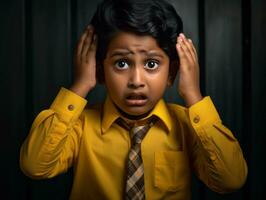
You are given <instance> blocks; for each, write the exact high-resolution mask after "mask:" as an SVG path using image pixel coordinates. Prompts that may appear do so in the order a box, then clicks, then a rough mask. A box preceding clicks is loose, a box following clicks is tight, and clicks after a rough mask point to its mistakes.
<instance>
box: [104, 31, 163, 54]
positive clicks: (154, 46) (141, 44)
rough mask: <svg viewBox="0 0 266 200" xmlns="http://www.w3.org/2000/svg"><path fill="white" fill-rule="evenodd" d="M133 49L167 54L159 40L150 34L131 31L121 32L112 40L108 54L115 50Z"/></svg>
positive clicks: (140, 51)
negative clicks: (138, 33)
mask: <svg viewBox="0 0 266 200" xmlns="http://www.w3.org/2000/svg"><path fill="white" fill-rule="evenodd" d="M117 50H120V51H123V50H124V51H131V52H133V53H147V52H157V53H162V54H165V53H164V51H163V50H162V49H161V48H160V47H159V45H158V43H157V41H156V40H155V39H154V38H153V37H151V36H149V35H136V34H134V33H131V32H119V33H117V34H116V35H115V36H114V37H113V38H112V39H111V41H110V43H109V46H108V49H107V56H108V54H110V53H112V52H113V51H117Z"/></svg>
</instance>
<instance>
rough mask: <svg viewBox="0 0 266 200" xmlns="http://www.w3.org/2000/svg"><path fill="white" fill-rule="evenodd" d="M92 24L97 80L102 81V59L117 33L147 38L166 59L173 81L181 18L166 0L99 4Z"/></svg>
mask: <svg viewBox="0 0 266 200" xmlns="http://www.w3.org/2000/svg"><path fill="white" fill-rule="evenodd" d="M91 24H92V25H93V26H94V28H95V33H96V34H97V36H98V48H97V53H96V60H97V79H98V81H99V82H100V83H102V82H104V74H103V60H104V58H105V56H106V52H107V48H108V45H109V43H110V41H111V39H112V38H113V36H114V35H115V34H116V33H118V32H120V31H127V32H133V33H135V34H138V35H150V36H152V37H153V38H154V39H155V40H156V41H157V43H158V45H159V47H160V48H161V49H162V50H163V51H164V52H165V53H166V54H167V55H168V56H169V59H170V70H169V75H170V78H171V82H172V83H173V82H174V79H175V77H176V73H177V69H178V66H179V58H178V55H177V52H176V48H175V45H176V37H177V36H178V35H179V33H181V32H182V30H183V23H182V19H181V18H180V17H179V15H178V14H177V13H176V11H175V9H174V7H173V6H172V5H171V4H169V3H168V2H167V1H165V0H104V1H103V2H102V3H100V4H99V5H98V8H97V11H96V13H95V14H94V16H93V18H92V20H91Z"/></svg>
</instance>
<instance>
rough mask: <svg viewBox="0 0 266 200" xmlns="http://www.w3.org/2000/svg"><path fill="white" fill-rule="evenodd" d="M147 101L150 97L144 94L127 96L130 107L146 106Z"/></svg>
mask: <svg viewBox="0 0 266 200" xmlns="http://www.w3.org/2000/svg"><path fill="white" fill-rule="evenodd" d="M147 101H148V97H147V96H146V95H145V94H143V93H130V94H128V95H127V96H126V104H127V105H128V106H144V105H145V104H146V103H147Z"/></svg>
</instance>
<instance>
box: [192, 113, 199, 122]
mask: <svg viewBox="0 0 266 200" xmlns="http://www.w3.org/2000/svg"><path fill="white" fill-rule="evenodd" d="M199 121H200V117H199V116H198V115H197V116H196V117H194V119H193V122H194V123H196V124H197V123H199Z"/></svg>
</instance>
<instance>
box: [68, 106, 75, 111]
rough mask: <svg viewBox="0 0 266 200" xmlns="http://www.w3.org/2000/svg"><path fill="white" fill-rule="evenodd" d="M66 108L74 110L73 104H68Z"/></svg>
mask: <svg viewBox="0 0 266 200" xmlns="http://www.w3.org/2000/svg"><path fill="white" fill-rule="evenodd" d="M67 108H68V110H70V111H72V110H74V108H75V107H74V105H72V104H70V105H69V106H68V107H67Z"/></svg>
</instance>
